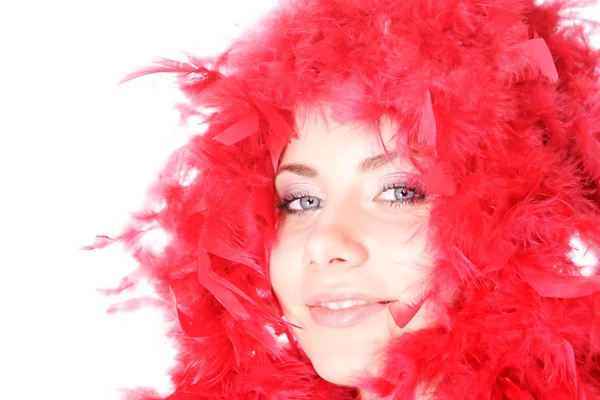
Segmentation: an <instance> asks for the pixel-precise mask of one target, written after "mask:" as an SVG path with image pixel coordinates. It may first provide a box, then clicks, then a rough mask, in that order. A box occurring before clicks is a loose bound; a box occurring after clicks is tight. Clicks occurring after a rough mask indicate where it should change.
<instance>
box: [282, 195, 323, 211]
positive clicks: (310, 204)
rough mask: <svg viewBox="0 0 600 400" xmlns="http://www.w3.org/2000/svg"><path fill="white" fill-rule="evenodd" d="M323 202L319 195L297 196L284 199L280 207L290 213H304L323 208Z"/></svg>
mask: <svg viewBox="0 0 600 400" xmlns="http://www.w3.org/2000/svg"><path fill="white" fill-rule="evenodd" d="M322 203H323V202H322V200H321V199H319V198H318V197H314V196H297V197H293V198H291V199H284V200H282V201H281V203H280V204H279V206H278V208H279V209H280V210H281V211H283V212H285V213H288V214H302V213H306V212H311V211H314V210H316V209H319V208H321V207H322V206H323V204H322Z"/></svg>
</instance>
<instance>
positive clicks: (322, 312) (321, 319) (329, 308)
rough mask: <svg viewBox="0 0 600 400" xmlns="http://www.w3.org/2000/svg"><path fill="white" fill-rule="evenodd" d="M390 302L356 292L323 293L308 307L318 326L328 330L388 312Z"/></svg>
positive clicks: (311, 300) (310, 302)
mask: <svg viewBox="0 0 600 400" xmlns="http://www.w3.org/2000/svg"><path fill="white" fill-rule="evenodd" d="M390 302H392V301H391V300H387V299H382V298H377V297H374V296H369V295H365V294H361V293H355V292H343V293H342V292H339V293H321V294H318V295H316V296H313V297H311V298H310V299H309V301H308V307H309V309H310V316H311V318H312V319H313V321H314V322H315V323H316V324H318V325H321V326H324V327H327V328H347V327H350V326H354V325H358V324H359V323H361V322H363V321H364V320H365V319H367V318H368V317H370V316H371V315H373V314H376V313H378V312H381V311H382V310H386V309H387V308H388V304H389V303H390Z"/></svg>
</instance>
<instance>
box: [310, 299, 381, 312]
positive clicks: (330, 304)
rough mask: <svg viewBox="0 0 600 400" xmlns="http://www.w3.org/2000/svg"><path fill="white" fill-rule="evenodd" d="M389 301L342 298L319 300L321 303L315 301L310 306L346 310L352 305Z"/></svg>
mask: <svg viewBox="0 0 600 400" xmlns="http://www.w3.org/2000/svg"><path fill="white" fill-rule="evenodd" d="M388 303H391V300H385V301H368V300H343V301H327V302H321V303H317V304H315V305H312V306H310V307H311V308H317V307H319V308H325V309H328V310H333V311H336V310H346V309H349V308H352V307H358V306H366V305H370V304H383V305H385V304H388Z"/></svg>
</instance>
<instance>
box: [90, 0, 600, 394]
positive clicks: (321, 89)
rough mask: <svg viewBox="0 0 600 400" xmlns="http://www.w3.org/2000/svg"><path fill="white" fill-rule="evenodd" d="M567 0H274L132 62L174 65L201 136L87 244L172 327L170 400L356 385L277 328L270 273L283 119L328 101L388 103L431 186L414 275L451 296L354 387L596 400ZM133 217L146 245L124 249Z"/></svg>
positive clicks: (575, 45)
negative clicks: (252, 18)
mask: <svg viewBox="0 0 600 400" xmlns="http://www.w3.org/2000/svg"><path fill="white" fill-rule="evenodd" d="M580 5H581V4H579V3H576V2H575V1H573V2H570V1H558V2H547V3H546V4H544V5H536V4H534V2H533V1H532V0H489V1H484V2H481V1H475V0H405V1H397V0H294V1H287V2H284V3H283V4H281V5H280V6H279V7H278V8H276V9H275V10H274V11H273V12H272V13H271V14H270V15H269V16H268V17H267V18H265V19H264V20H263V21H262V24H261V25H260V28H257V29H255V30H253V31H250V32H248V33H247V34H246V36H244V37H243V38H242V39H240V40H238V41H237V42H236V43H235V44H233V45H232V46H231V47H230V48H229V50H228V51H227V52H225V53H224V54H222V55H221V56H219V57H216V58H212V59H194V58H190V59H189V62H186V63H180V62H173V61H169V60H162V61H161V62H160V63H157V64H156V65H153V66H151V67H150V68H148V69H146V70H143V71H141V72H140V73H139V75H144V74H149V73H156V72H170V73H176V74H178V82H179V84H180V87H181V90H182V91H183V92H184V93H185V94H186V95H187V99H188V102H187V103H186V105H185V106H184V107H182V115H183V116H184V117H186V118H187V117H192V116H193V117H199V118H201V120H202V122H203V123H204V124H203V125H202V132H199V134H198V135H196V136H194V137H193V138H192V139H191V140H190V141H189V142H188V143H187V144H186V145H185V146H183V147H182V148H180V149H179V150H177V151H176V152H175V153H174V154H173V156H172V157H171V158H170V159H169V161H168V163H167V164H166V166H165V168H164V170H163V171H162V173H161V174H160V177H159V178H158V180H157V182H156V184H155V186H153V187H152V190H151V191H150V199H151V207H149V208H148V209H147V210H145V211H144V212H141V213H138V214H136V215H135V219H134V221H133V222H132V224H131V226H130V228H129V229H127V230H126V231H125V232H124V233H123V234H122V235H121V236H120V237H118V238H113V239H111V238H107V237H99V238H98V240H97V242H96V243H95V244H94V245H92V246H90V248H99V247H102V246H104V245H107V244H109V243H112V242H114V241H122V242H124V243H125V244H126V245H127V246H128V249H130V250H131V252H132V253H133V254H134V256H135V257H136V258H137V260H138V261H139V269H138V270H137V271H136V272H135V273H134V274H133V275H132V276H129V277H127V278H125V279H124V280H123V282H122V285H121V286H120V287H119V288H118V289H117V291H121V290H125V289H127V288H129V287H131V286H133V285H135V283H136V282H137V281H138V280H140V279H145V280H148V281H150V282H151V283H152V284H153V285H154V288H155V290H156V293H157V294H158V296H159V298H160V301H158V302H156V303H158V304H159V305H160V306H161V307H163V308H164V309H165V310H166V311H167V312H168V315H169V316H170V317H171V318H172V322H173V324H172V328H171V330H170V335H171V336H172V337H173V338H175V341H176V346H177V350H178V356H177V360H176V361H177V363H176V366H175V367H174V368H173V369H172V371H171V373H172V379H173V383H174V385H175V391H174V392H173V394H172V395H170V396H168V397H167V398H168V399H170V400H183V399H190V400H192V399H194V400H196V399H228V400H229V399H232V400H233V399H240V400H241V399H243V400H249V399H256V400H258V399H281V400H284V399H285V400H290V399H303V400H308V399H329V400H333V399H350V398H353V396H355V393H354V392H353V391H352V390H350V389H348V388H343V387H337V386H334V385H332V384H329V383H327V382H325V381H324V380H323V379H321V378H320V377H319V376H318V375H317V374H316V373H315V372H314V370H313V369H312V367H311V365H310V362H309V361H308V360H307V359H306V358H305V357H304V356H303V355H302V353H301V351H299V350H298V349H297V348H295V347H294V346H293V341H291V340H280V338H282V337H285V335H286V334H287V333H289V326H288V325H287V324H286V323H285V322H284V321H282V318H281V312H280V309H279V306H278V304H277V302H276V300H275V298H274V296H273V293H272V290H271V286H270V283H269V279H268V274H267V265H268V258H269V252H270V250H271V248H272V247H273V245H274V243H275V240H276V232H275V226H276V224H277V213H276V210H275V209H274V207H273V204H274V202H275V193H274V189H273V177H274V173H275V171H276V168H277V164H278V161H279V157H280V155H281V153H282V151H283V150H284V148H285V146H286V144H287V143H288V142H289V140H290V139H291V138H293V137H294V136H295V133H294V130H293V129H292V127H291V124H292V120H293V118H294V115H295V114H294V113H295V112H296V110H297V109H298V106H309V107H310V106H318V104H320V103H321V102H322V101H323V99H327V102H328V104H331V107H332V110H333V113H334V116H335V118H336V119H337V120H340V121H347V122H353V123H364V124H372V123H375V121H377V120H378V118H380V117H381V116H382V115H384V114H386V115H391V116H392V117H393V118H394V119H395V120H396V121H398V124H399V128H400V129H399V134H398V147H399V148H401V149H403V150H406V151H405V154H407V155H410V154H413V153H414V151H415V150H417V151H418V152H419V154H420V158H419V162H420V163H417V165H418V167H419V170H420V171H421V172H422V173H423V176H424V177H426V178H425V179H426V180H427V190H428V192H429V193H433V194H437V195H438V196H435V200H432V201H433V205H432V211H431V220H430V222H429V224H430V229H431V230H432V231H433V235H432V237H433V238H434V245H435V247H436V251H437V259H436V260H435V265H434V267H433V268H434V269H433V273H432V275H431V276H432V277H431V282H429V283H428V285H430V287H431V288H432V290H433V289H435V290H438V291H439V292H440V293H441V292H448V290H450V291H451V292H452V293H455V294H456V295H455V296H453V297H452V299H451V300H449V299H448V298H447V297H446V296H442V295H436V292H435V290H434V291H433V294H432V295H431V296H430V298H429V300H428V301H429V302H431V304H432V307H431V308H432V309H433V310H435V317H436V320H437V323H436V324H434V325H433V326H432V327H431V328H428V329H422V330H419V331H415V332H410V333H406V334H404V335H402V336H400V337H398V338H396V339H394V340H393V341H392V342H391V343H390V344H389V348H388V349H387V351H386V354H387V358H386V364H385V368H384V370H383V374H382V376H381V377H379V378H377V379H371V380H369V379H367V380H365V385H367V386H368V387H369V388H370V390H373V391H375V392H376V393H378V394H379V395H381V396H386V395H389V396H390V398H394V399H405V398H412V396H413V393H414V389H415V385H416V383H417V382H421V383H422V384H424V385H429V386H430V387H433V388H434V395H433V398H435V399H494V400H496V399H580V400H581V399H600V294H599V293H598V292H599V290H600V275H598V274H599V269H598V262H597V257H598V255H599V254H600V189H599V188H600V133H599V132H600V87H599V83H598V73H599V72H598V62H599V53H598V52H597V51H596V50H594V49H593V48H592V47H591V46H590V44H589V42H588V39H587V38H586V35H585V34H584V33H585V32H586V31H585V29H586V27H592V24H591V23H590V24H587V25H586V24H584V25H582V23H581V21H580V20H575V19H573V18H570V17H569V14H567V11H566V10H567V8H568V7H574V6H580ZM572 22H577V23H575V24H573V23H572ZM136 75H138V74H136ZM423 157H424V158H425V159H426V160H427V162H422V159H423ZM414 161H415V163H416V160H414ZM152 229H160V230H162V231H164V232H165V233H166V235H167V237H168V243H167V244H166V245H165V246H164V247H161V248H157V247H155V246H149V245H147V244H146V242H145V241H144V240H143V237H144V234H145V233H146V232H148V230H152ZM582 248H585V249H586V251H588V252H589V254H590V258H591V259H592V261H591V262H589V263H588V264H587V265H584V264H582V263H581V262H580V260H579V258H578V254H577V252H578V251H581V249H582ZM594 257H596V258H595V259H594ZM159 398H160V397H159V396H158V395H157V394H156V393H153V392H152V391H150V390H140V391H134V392H131V394H130V395H129V399H131V400H133V399H144V400H150V399H159Z"/></svg>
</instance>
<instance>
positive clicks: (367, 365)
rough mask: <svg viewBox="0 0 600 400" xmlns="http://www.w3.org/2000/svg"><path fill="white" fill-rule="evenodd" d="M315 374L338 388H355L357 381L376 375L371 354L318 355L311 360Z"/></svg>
mask: <svg viewBox="0 0 600 400" xmlns="http://www.w3.org/2000/svg"><path fill="white" fill-rule="evenodd" d="M311 361H312V364H313V367H314V369H315V371H316V372H317V374H318V375H319V376H320V377H321V378H323V379H325V380H326V381H328V382H330V383H333V384H335V385H339V386H349V387H356V386H357V383H358V381H359V379H364V378H365V377H366V376H368V375H373V374H375V373H376V367H375V364H376V363H375V362H374V360H373V354H352V353H351V350H350V349H349V351H348V352H345V353H341V354H331V353H330V354H320V355H318V356H315V357H312V358H311Z"/></svg>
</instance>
